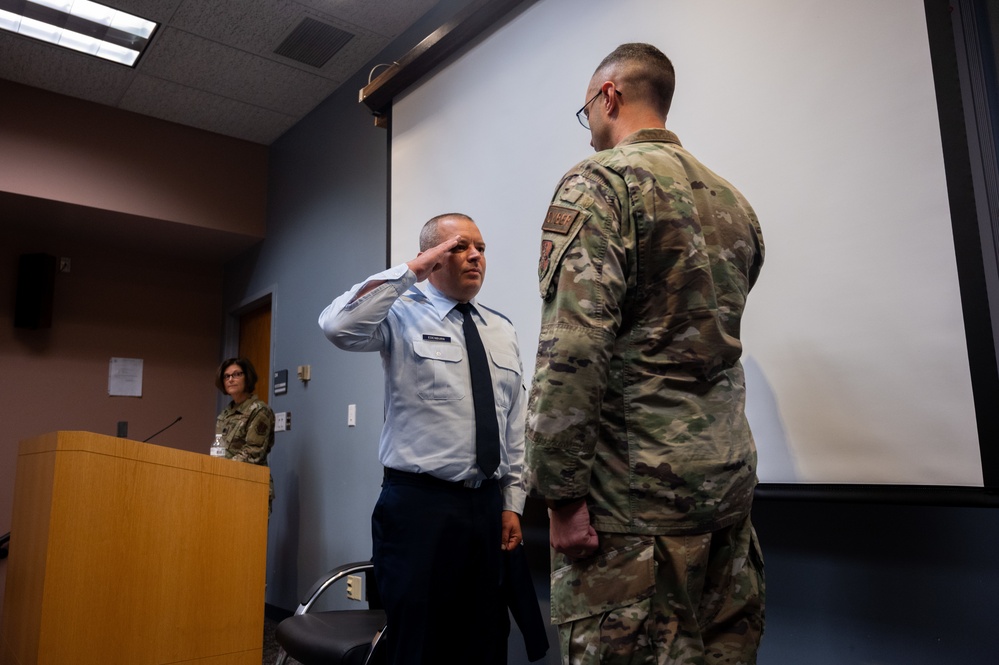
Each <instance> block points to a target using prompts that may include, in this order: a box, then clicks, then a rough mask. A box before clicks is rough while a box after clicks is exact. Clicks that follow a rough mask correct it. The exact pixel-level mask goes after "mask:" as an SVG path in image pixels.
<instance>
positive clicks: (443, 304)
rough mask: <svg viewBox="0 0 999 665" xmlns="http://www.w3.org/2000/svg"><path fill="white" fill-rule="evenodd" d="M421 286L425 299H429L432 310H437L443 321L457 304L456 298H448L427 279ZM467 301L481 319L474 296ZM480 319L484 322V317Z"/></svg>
mask: <svg viewBox="0 0 999 665" xmlns="http://www.w3.org/2000/svg"><path fill="white" fill-rule="evenodd" d="M422 288H423V294H424V295H425V296H427V300H429V301H430V305H431V306H432V307H433V308H434V311H435V312H437V316H438V317H439V318H440V320H441V321H443V320H444V317H446V316H447V315H448V313H450V312H451V310H452V309H454V306H455V305H457V304H458V301H457V300H455V299H454V298H449V297H447V296H446V295H444V294H443V293H441V292H440V291H439V290H438V289H437V287H436V286H434V285H433V284H431V283H430V281H429V280H428V281H426V282H424V283H423V284H422ZM468 302H470V303H471V304H472V305H473V306H474V307H475V311H476V313H477V314H478V318H479V319H482V314H481V313H480V312H479V306H478V305H477V304H476V302H475V298H472V299H471V300H469V301H468ZM482 321H483V322H484V321H485V319H482Z"/></svg>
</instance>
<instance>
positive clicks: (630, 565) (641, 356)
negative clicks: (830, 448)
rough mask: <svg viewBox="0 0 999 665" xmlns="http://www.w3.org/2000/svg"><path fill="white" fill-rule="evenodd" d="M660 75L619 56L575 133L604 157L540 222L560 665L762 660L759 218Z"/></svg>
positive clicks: (653, 66)
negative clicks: (749, 414)
mask: <svg viewBox="0 0 999 665" xmlns="http://www.w3.org/2000/svg"><path fill="white" fill-rule="evenodd" d="M673 83H674V74H673V66H672V64H671V63H670V61H669V59H668V58H667V57H666V56H665V55H663V54H662V53H661V52H660V51H659V50H658V49H656V48H655V47H653V46H650V45H647V44H625V45H622V46H620V47H618V48H617V49H616V50H615V51H614V52H612V53H611V54H610V55H609V56H607V58H605V59H604V61H603V62H602V63H601V64H600V66H599V67H598V68H597V70H596V72H595V73H594V75H593V78H592V79H591V80H590V84H589V88H588V89H587V92H586V97H585V99H586V100H587V101H586V104H585V105H584V106H583V108H582V109H580V111H579V113H578V114H577V117H578V118H579V120H580V122H581V123H582V124H583V126H584V127H587V128H588V129H589V130H590V135H591V145H592V146H593V147H594V148H595V149H596V150H598V151H599V152H598V153H597V154H596V155H594V156H593V157H592V158H590V159H587V160H585V161H583V162H581V163H580V164H578V165H576V166H575V167H574V168H573V169H572V170H571V171H569V172H568V173H567V174H566V175H565V176H564V177H563V179H562V181H561V183H560V184H559V186H558V188H557V189H556V191H555V195H554V199H553V201H552V204H551V207H550V208H549V210H548V214H547V216H546V217H545V221H544V224H543V227H542V228H543V233H542V242H541V259H540V262H539V266H538V274H539V278H540V286H541V295H542V297H543V298H544V305H543V310H542V326H541V337H540V341H539V345H538V356H537V369H536V374H535V377H534V383H533V387H532V390H531V395H530V402H529V406H528V421H527V470H528V471H527V472H528V486H529V488H530V491H531V493H532V495H533V496H535V497H541V498H544V499H546V500H547V502H548V506H549V508H550V511H549V514H550V518H551V534H550V535H551V543H552V547H553V549H554V551H553V553H552V620H553V622H554V623H556V624H558V626H559V637H560V642H561V648H562V662H563V663H573V664H577V663H597V662H600V663H660V664H662V663H682V664H688V665H698V664H704V663H732V664H736V663H740V664H746V663H755V662H756V651H757V649H758V647H759V642H760V638H761V636H762V633H763V623H764V619H763V607H764V578H763V561H762V556H761V554H760V551H759V546H758V544H757V541H756V534H755V532H754V530H753V527H752V524H751V522H750V508H751V504H752V498H753V488H754V487H755V485H756V482H757V479H756V449H755V445H754V443H753V437H752V434H751V433H750V430H749V425H748V423H747V421H746V417H745V414H744V410H743V407H744V398H745V382H744V377H743V370H742V366H741V364H740V362H739V357H740V355H741V353H742V345H741V343H740V341H739V324H740V319H741V317H742V313H743V309H744V306H745V303H746V296H747V294H748V292H749V289H750V288H751V287H752V286H753V284H754V282H755V281H756V277H757V275H758V274H759V270H760V266H761V264H762V263H763V239H762V236H761V232H760V226H759V222H758V220H757V218H756V215H755V213H754V212H753V210H752V208H751V207H750V206H749V204H748V203H747V201H746V200H745V199H744V198H743V196H742V195H741V194H740V193H739V192H738V191H737V190H736V189H735V188H734V187H732V185H730V184H729V183H728V182H726V181H725V180H723V179H722V178H720V177H719V176H717V175H716V174H714V173H713V172H712V171H710V170H708V169H707V168H706V167H705V166H703V165H702V164H701V163H700V162H698V161H697V160H696V159H695V158H694V157H693V156H692V155H691V154H690V153H689V152H687V151H686V150H685V149H684V148H683V147H682V146H681V145H680V142H679V140H678V139H677V137H676V135H675V134H673V133H672V132H669V131H667V130H666V129H665V121H666V114H667V111H668V110H669V105H670V101H671V99H672V95H673Z"/></svg>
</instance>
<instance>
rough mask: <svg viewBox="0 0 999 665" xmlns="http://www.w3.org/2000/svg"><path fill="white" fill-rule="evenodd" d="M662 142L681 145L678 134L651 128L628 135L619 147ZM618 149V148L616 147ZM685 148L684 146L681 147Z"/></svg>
mask: <svg viewBox="0 0 999 665" xmlns="http://www.w3.org/2000/svg"><path fill="white" fill-rule="evenodd" d="M650 141H654V142H662V143H675V144H676V145H680V139H679V138H678V137H677V135H676V134H674V133H673V132H671V131H670V130H668V129H665V128H659V127H649V128H647V129H639V130H638V131H637V132H632V133H631V134H628V135H627V136H625V137H624V138H623V139H621V142H620V143H618V144H617V145H618V146H622V145H628V144H631V143H646V142H650ZM615 147H616V146H615ZM680 147H683V146H680Z"/></svg>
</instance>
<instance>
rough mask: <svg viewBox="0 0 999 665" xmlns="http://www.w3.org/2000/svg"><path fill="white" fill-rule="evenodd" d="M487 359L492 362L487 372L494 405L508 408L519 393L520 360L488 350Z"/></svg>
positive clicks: (516, 357)
mask: <svg viewBox="0 0 999 665" xmlns="http://www.w3.org/2000/svg"><path fill="white" fill-rule="evenodd" d="M489 359H490V360H491V361H492V362H491V363H490V367H489V371H490V372H491V377H490V378H491V379H492V381H493V395H495V399H496V404H497V406H502V407H509V406H510V405H511V404H513V400H514V397H516V395H517V392H518V391H520V389H521V385H522V383H523V379H522V378H521V377H522V374H523V370H521V368H520V358H519V357H518V356H515V355H512V354H509V353H503V352H502V351H493V350H491V349H490V351H489Z"/></svg>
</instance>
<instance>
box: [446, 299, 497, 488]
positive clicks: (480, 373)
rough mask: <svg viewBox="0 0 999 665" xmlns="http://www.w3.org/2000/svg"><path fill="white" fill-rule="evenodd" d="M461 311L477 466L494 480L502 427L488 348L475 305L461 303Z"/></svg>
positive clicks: (459, 304)
mask: <svg viewBox="0 0 999 665" xmlns="http://www.w3.org/2000/svg"><path fill="white" fill-rule="evenodd" d="M454 308H455V309H456V310H458V311H459V312H461V316H462V322H461V329H462V331H463V332H464V333H465V351H466V353H467V354H468V371H469V373H470V374H471V376H472V402H473V404H474V406H475V463H476V464H478V465H479V469H480V470H481V471H482V473H483V474H485V476H486V478H492V475H493V473H494V472H495V471H496V469H497V467H499V458H500V454H499V425H498V424H497V422H496V402H495V400H494V399H493V382H492V378H491V377H490V376H489V362H488V360H487V359H486V349H485V347H483V346H482V338H481V337H479V330H478V328H476V327H475V321H473V320H472V306H471V305H470V304H468V303H458V304H457V305H455V306H454Z"/></svg>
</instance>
